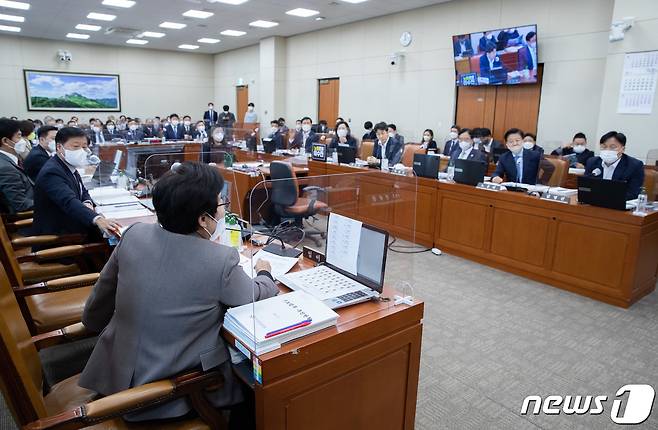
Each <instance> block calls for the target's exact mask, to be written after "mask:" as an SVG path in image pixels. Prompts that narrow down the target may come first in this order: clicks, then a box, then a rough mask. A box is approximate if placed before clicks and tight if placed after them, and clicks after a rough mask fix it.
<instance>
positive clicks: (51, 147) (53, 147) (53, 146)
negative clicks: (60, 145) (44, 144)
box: [48, 140, 57, 154]
mask: <svg viewBox="0 0 658 430" xmlns="http://www.w3.org/2000/svg"><path fill="white" fill-rule="evenodd" d="M56 150H57V145H56V144H55V141H54V140H49V141H48V151H49V152H50V153H51V154H52V153H54V152H55V151H56Z"/></svg>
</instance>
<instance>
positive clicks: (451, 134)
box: [448, 131, 457, 140]
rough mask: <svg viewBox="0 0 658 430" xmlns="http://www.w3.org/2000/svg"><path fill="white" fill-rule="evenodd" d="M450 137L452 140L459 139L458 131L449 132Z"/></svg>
mask: <svg viewBox="0 0 658 430" xmlns="http://www.w3.org/2000/svg"><path fill="white" fill-rule="evenodd" d="M448 137H450V139H452V140H455V139H457V132H454V131H451V132H450V133H448Z"/></svg>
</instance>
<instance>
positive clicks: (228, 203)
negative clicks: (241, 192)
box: [217, 200, 231, 209]
mask: <svg viewBox="0 0 658 430" xmlns="http://www.w3.org/2000/svg"><path fill="white" fill-rule="evenodd" d="M230 204H231V201H230V200H226V201H225V202H224V203H220V204H218V205H217V208H218V209H219V208H221V207H222V206H228V205H230Z"/></svg>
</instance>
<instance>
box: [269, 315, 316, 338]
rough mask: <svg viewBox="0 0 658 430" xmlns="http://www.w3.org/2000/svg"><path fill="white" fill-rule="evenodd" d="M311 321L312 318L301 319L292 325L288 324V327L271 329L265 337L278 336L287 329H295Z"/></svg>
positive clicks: (287, 330)
mask: <svg viewBox="0 0 658 430" xmlns="http://www.w3.org/2000/svg"><path fill="white" fill-rule="evenodd" d="M311 321H312V320H311V319H310V318H309V319H307V320H305V321H302V322H299V323H297V324H293V325H290V326H288V327H284V328H281V329H278V330H274V331H271V332H269V333H267V334H266V335H265V339H269V338H270V337H274V336H278V335H280V334H283V333H287V332H289V331H293V330H296V329H298V328H302V327H306V326H307V325H310V324H311Z"/></svg>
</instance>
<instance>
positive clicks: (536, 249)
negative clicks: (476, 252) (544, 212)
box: [490, 208, 550, 266]
mask: <svg viewBox="0 0 658 430" xmlns="http://www.w3.org/2000/svg"><path fill="white" fill-rule="evenodd" d="M549 222H550V221H549V218H547V217H543V216H537V215H530V214H526V213H523V212H517V211H511V210H507V209H498V208H495V209H494V211H493V229H492V232H491V248H490V249H491V252H493V253H494V254H496V255H498V256H501V257H507V258H509V259H510V260H511V261H510V262H511V263H514V262H517V261H521V262H524V263H528V264H531V265H534V266H544V264H545V259H546V252H545V250H546V243H547V241H548V230H549Z"/></svg>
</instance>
